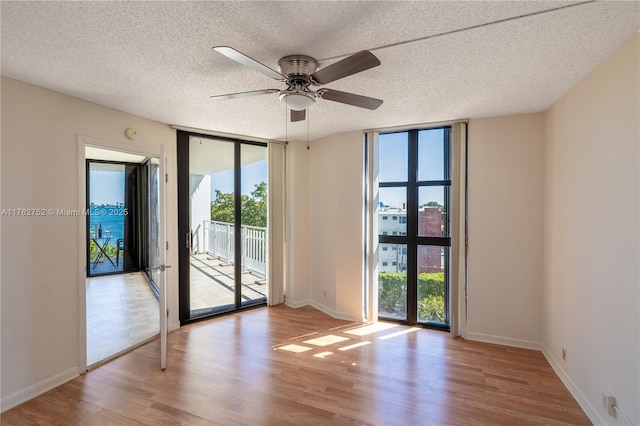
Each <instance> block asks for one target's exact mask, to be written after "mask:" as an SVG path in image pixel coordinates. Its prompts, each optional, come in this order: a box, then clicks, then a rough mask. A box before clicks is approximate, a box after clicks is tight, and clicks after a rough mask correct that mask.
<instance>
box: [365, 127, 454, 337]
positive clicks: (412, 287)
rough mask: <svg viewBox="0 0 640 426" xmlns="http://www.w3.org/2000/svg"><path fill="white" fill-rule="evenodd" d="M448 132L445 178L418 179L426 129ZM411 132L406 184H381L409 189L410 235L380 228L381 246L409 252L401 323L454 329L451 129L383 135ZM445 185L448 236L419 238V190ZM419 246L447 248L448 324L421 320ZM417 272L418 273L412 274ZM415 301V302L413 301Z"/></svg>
mask: <svg viewBox="0 0 640 426" xmlns="http://www.w3.org/2000/svg"><path fill="white" fill-rule="evenodd" d="M437 129H442V130H443V131H444V135H443V142H444V147H443V150H444V155H443V161H444V176H443V177H444V179H438V180H418V153H419V143H418V141H419V133H420V132H421V131H425V130H437ZM398 133H407V143H408V155H407V157H408V160H407V161H408V165H407V167H408V169H407V180H406V181H386V182H385V181H379V182H378V188H405V190H406V197H407V198H406V203H407V204H406V212H407V213H406V214H407V215H406V222H407V223H406V226H407V227H406V229H407V230H406V235H387V233H386V232H380V230H379V229H378V231H377V232H378V243H379V244H404V245H405V246H406V249H407V264H406V266H407V313H406V314H407V317H406V320H403V321H401V322H404V323H407V324H417V325H422V326H425V327H428V328H436V329H442V330H446V331H448V330H450V323H451V321H450V312H449V292H450V277H451V274H450V268H451V266H450V263H451V260H450V259H451V257H450V251H451V249H450V248H451V221H450V219H449V217H450V215H451V213H450V212H451V185H452V182H451V167H452V166H451V126H442V127H432V128H420V129H417V128H416V129H410V130H403V131H395V132H385V133H380V135H388V134H398ZM430 186H442V187H444V191H445V193H444V203H445V204H444V210H445V212H446V215H445V222H444V229H445V231H446V236H442V235H441V236H438V237H436V236H419V235H418V208H419V203H418V201H419V189H420V188H422V187H430ZM418 246H440V247H446V249H445V256H446V258H447V259H446V261H445V271H444V276H445V286H444V306H445V324H440V323H432V322H423V321H418V312H417V298H418V294H417V291H418ZM409 271H414V273H409ZM413 301H415V302H413ZM379 317H380V318H383V319H385V320H389V321H397V319H394V318H387V317H384V316H380V315H379Z"/></svg>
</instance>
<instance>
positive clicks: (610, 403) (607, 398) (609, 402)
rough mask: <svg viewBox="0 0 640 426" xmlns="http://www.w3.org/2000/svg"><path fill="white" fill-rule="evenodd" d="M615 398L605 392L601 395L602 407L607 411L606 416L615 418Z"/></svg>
mask: <svg viewBox="0 0 640 426" xmlns="http://www.w3.org/2000/svg"><path fill="white" fill-rule="evenodd" d="M615 405H616V397H615V396H613V395H612V394H611V392H605V393H603V394H602V406H603V407H604V408H606V409H607V414H608V415H610V416H612V417H615V416H616V407H615Z"/></svg>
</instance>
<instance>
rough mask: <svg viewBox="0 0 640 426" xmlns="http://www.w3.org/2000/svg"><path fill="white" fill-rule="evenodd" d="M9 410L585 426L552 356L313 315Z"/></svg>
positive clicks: (135, 355) (133, 420) (218, 335)
mask: <svg viewBox="0 0 640 426" xmlns="http://www.w3.org/2000/svg"><path fill="white" fill-rule="evenodd" d="M167 364H168V367H167V369H166V370H165V371H161V370H160V369H159V368H158V365H159V342H158V341H157V340H154V341H152V342H149V343H147V344H145V345H144V346H142V347H139V348H137V349H135V350H133V351H132V352H130V353H127V354H125V355H123V356H121V357H119V358H116V359H114V360H112V361H110V362H108V363H107V364H105V365H102V366H100V367H98V368H96V369H95V370H93V371H90V372H88V373H87V374H85V375H83V376H81V377H79V378H77V379H75V380H73V381H71V382H68V383H66V384H64V385H62V386H60V387H58V388H56V389H54V390H52V391H50V392H47V393H45V394H43V395H41V396H39V397H37V398H35V399H33V400H31V401H29V402H26V403H25V404H22V405H20V406H18V407H16V408H14V409H12V410H9V411H7V412H5V413H3V414H2V415H1V416H0V421H1V422H2V424H3V425H4V424H7V425H30V424H41V425H43V424H51V425H58V424H60V425H62V424H64V425H103V424H118V425H130V424H131V425H133V424H146V425H160V424H161V425H177V424H185V425H247V426H254V425H278V426H280V425H375V426H378V425H402V426H406V425H510V424H522V425H586V424H590V422H589V419H588V418H587V417H586V416H585V414H584V412H583V411H582V410H581V409H580V407H579V406H578V404H577V403H576V401H575V400H574V399H573V398H572V397H571V395H570V394H569V392H568V391H567V389H566V388H565V387H564V385H563V384H562V382H561V381H560V379H559V378H558V377H557V376H556V375H555V373H554V372H553V370H552V369H551V367H550V366H549V364H548V363H547V361H546V360H545V359H544V357H543V356H542V354H541V353H540V352H537V351H530V350H524V349H517V348H508V347H504V346H498V345H490V344H485V343H477V342H471V341H465V340H462V339H454V338H451V337H450V336H449V335H447V334H445V333H442V332H438V331H433V330H426V329H418V330H415V329H413V328H411V327H404V326H400V325H397V324H389V325H384V324H383V325H382V326H375V327H366V326H364V325H362V324H357V323H355V324H354V323H353V322H347V321H341V320H336V319H333V318H331V317H328V316H327V315H324V314H322V313H321V312H319V311H317V310H315V309H313V308H310V307H304V308H299V309H291V308H289V307H287V306H283V305H281V306H276V307H271V308H263V309H255V310H251V311H245V312H242V313H237V314H233V315H228V316H224V317H221V318H217V319H214V320H210V321H207V322H201V323H196V324H192V325H189V326H186V327H182V328H180V329H179V330H177V331H175V332H173V333H171V334H170V336H169V350H168V354H167Z"/></svg>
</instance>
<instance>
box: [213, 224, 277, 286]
mask: <svg viewBox="0 0 640 426" xmlns="http://www.w3.org/2000/svg"><path fill="white" fill-rule="evenodd" d="M203 229H204V251H206V252H207V253H209V254H210V255H212V256H216V257H219V258H221V259H223V260H226V261H228V262H233V261H234V258H235V253H234V249H235V247H234V234H235V228H234V226H233V224H232V223H226V222H214V221H211V220H205V221H204V223H203ZM240 230H241V233H242V270H243V271H245V270H249V271H251V272H253V273H255V274H256V275H258V276H260V277H262V278H265V277H266V276H267V228H259V227H257V226H246V225H242V226H241V227H240Z"/></svg>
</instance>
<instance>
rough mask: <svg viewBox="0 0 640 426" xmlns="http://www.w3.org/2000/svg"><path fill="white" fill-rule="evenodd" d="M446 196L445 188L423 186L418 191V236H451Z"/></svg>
mask: <svg viewBox="0 0 640 426" xmlns="http://www.w3.org/2000/svg"><path fill="white" fill-rule="evenodd" d="M444 196H445V187H444V186H421V187H420V188H419V189H418V236H420V237H448V236H449V231H448V229H447V228H448V227H447V212H446V211H445V208H444Z"/></svg>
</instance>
